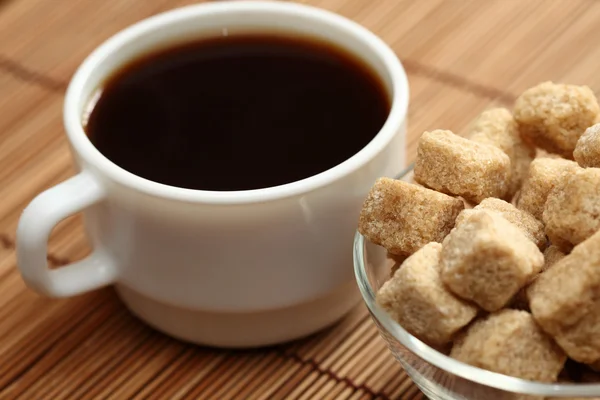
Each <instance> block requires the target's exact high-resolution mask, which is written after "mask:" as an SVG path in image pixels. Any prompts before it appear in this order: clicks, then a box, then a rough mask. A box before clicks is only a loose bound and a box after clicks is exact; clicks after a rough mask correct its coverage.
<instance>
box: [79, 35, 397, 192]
mask: <svg viewBox="0 0 600 400" xmlns="http://www.w3.org/2000/svg"><path fill="white" fill-rule="evenodd" d="M389 110H390V102H389V94H388V93H387V92H386V90H385V88H384V86H383V83H382V82H381V81H380V78H379V77H378V76H377V75H376V74H375V73H374V72H373V71H371V69H370V68H369V67H367V66H366V65H365V64H364V63H363V62H362V61H360V60H358V59H357V58H356V57H355V56H353V55H351V54H350V53H348V52H347V51H345V50H343V49H341V48H338V47H334V46H332V45H330V44H326V43H322V42H318V41H316V40H314V39H308V38H300V37H291V36H279V35H275V34H266V33H265V34H245V35H232V36H223V37H214V38H205V39H202V40H198V41H195V42H191V43H186V44H182V45H179V46H177V47H171V48H167V49H162V50H158V51H156V52H153V53H149V54H146V55H143V56H141V57H140V58H138V59H136V60H134V61H133V62H130V63H129V64H127V65H125V66H124V67H123V68H121V69H120V70H119V71H117V72H116V73H115V74H114V75H113V76H112V77H110V78H109V79H108V80H107V81H106V82H105V83H104V85H103V87H102V88H101V91H100V96H99V98H98V100H97V102H96V103H95V105H94V106H93V109H92V111H91V114H90V115H89V116H88V118H87V119H86V126H85V129H86V132H87V134H88V136H89V138H90V140H91V141H92V143H93V144H94V145H95V146H96V147H97V148H98V149H99V150H100V152H102V153H103V154H104V155H105V156H106V157H108V158H109V159H110V160H111V161H113V162H114V163H116V164H117V165H119V166H120V167H122V168H124V169H126V170H127V171H129V172H132V173H134V174H136V175H138V176H140V177H143V178H146V179H150V180H152V181H156V182H160V183H164V184H167V185H171V186H178V187H183V188H190V189H201V190H219V191H231V190H247V189H259V188H266V187H271V186H276V185H281V184H285V183H290V182H294V181H297V180H300V179H304V178H307V177H310V176H312V175H315V174H318V173H320V172H323V171H325V170H327V169H329V168H332V167H334V166H335V165H337V164H339V163H341V162H343V161H344V160H346V159H348V158H349V157H351V156H352V155H354V154H355V153H357V152H358V151H359V150H361V149H362V148H363V147H364V146H365V145H366V144H367V143H369V142H370V141H371V140H372V139H373V137H374V136H375V135H376V134H377V133H378V131H379V130H380V129H381V127H382V126H383V124H384V122H385V120H386V118H387V115H388V113H389Z"/></svg>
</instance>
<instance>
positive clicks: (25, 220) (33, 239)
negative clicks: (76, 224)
mask: <svg viewBox="0 0 600 400" xmlns="http://www.w3.org/2000/svg"><path fill="white" fill-rule="evenodd" d="M105 198H106V193H105V191H104V189H103V188H102V187H101V186H100V184H99V182H98V181H97V180H96V179H95V178H94V177H93V176H92V175H91V174H90V173H89V172H81V173H79V174H78V175H75V176H74V177H72V178H70V179H68V180H66V181H64V182H61V183H59V184H58V185H56V186H54V187H52V188H50V189H48V190H46V191H45V192H42V193H40V194H39V195H38V196H37V197H36V198H34V199H33V201H32V202H31V203H29V205H28V206H27V207H26V208H25V210H24V211H23V214H21V218H20V220H19V226H18V228H17V264H18V268H19V270H20V272H21V275H22V276H23V279H24V281H25V283H26V284H27V286H29V287H30V288H31V289H33V290H35V291H37V292H38V293H40V294H43V295H46V296H49V297H67V296H73V295H76V294H80V293H83V292H87V291H90V290H93V289H96V288H100V287H102V286H106V285H110V284H111V283H113V282H114V281H115V279H116V275H117V271H116V267H115V266H114V264H113V262H112V260H110V259H109V258H108V256H107V255H105V254H104V253H102V252H99V251H98V250H94V252H93V253H92V254H91V255H89V256H88V257H87V258H85V259H83V260H81V261H77V262H74V263H72V264H69V265H66V266H64V267H60V268H57V269H53V270H51V269H49V268H48V262H47V261H46V253H47V247H48V238H49V236H50V233H51V232H52V229H53V228H54V227H55V226H56V224H58V223H59V222H60V221H61V220H63V219H64V218H66V217H68V216H70V215H73V214H75V213H77V212H79V211H82V210H84V209H86V208H87V207H90V206H91V205H93V204H96V203H98V202H100V201H102V200H104V199H105Z"/></svg>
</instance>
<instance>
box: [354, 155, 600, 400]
mask: <svg viewBox="0 0 600 400" xmlns="http://www.w3.org/2000/svg"><path fill="white" fill-rule="evenodd" d="M412 172H413V168H412V166H411V167H409V168H408V169H407V170H405V171H404V172H403V173H402V174H400V176H399V177H398V178H397V179H401V180H404V181H407V182H412V176H413V173H412ZM391 265H392V262H391V261H390V260H389V259H387V257H386V250H385V249H384V248H382V247H380V246H377V245H374V244H372V243H369V242H368V241H367V240H365V238H364V237H363V236H362V235H361V234H360V233H358V232H357V233H356V236H355V238H354V272H355V274H356V280H357V281H358V286H359V289H360V291H361V293H362V296H363V299H364V301H365V303H366V305H367V307H368V309H369V312H370V313H371V317H372V318H373V321H374V322H375V324H376V325H377V328H378V329H379V333H380V334H381V336H382V337H383V339H384V340H385V342H386V344H387V346H388V348H389V349H390V351H391V352H392V354H393V355H394V357H395V358H396V360H398V362H399V363H400V364H401V365H402V367H403V368H404V369H405V370H406V373H407V374H408V375H409V376H410V377H411V379H412V380H413V381H414V382H415V384H416V385H417V386H418V387H419V389H420V390H421V391H422V392H423V393H424V394H425V395H426V396H427V397H428V398H429V399H431V400H509V399H510V400H513V399H515V400H516V399H518V400H534V399H535V400H542V399H554V398H571V399H575V398H577V399H579V398H596V399H600V384H567V383H561V384H558V383H557V384H549V383H539V382H533V381H527V380H523V379H518V378H513V377H510V376H507V375H503V374H498V373H495V372H490V371H487V370H483V369H481V368H477V367H473V366H470V365H467V364H465V363H462V362H460V361H457V360H455V359H453V358H450V357H448V356H446V355H445V354H443V353H440V352H439V351H437V350H434V349H433V348H431V347H430V346H428V345H426V344H425V343H423V342H422V341H420V340H419V339H417V338H416V337H414V336H412V335H411V334H410V333H408V332H407V331H406V330H404V329H403V328H402V327H401V326H400V325H399V324H398V323H397V322H396V321H394V320H393V319H391V318H390V317H389V316H388V314H387V313H386V312H385V311H384V310H383V309H382V308H380V307H379V306H378V305H377V303H376V301H375V294H376V293H377V291H378V290H379V288H380V287H381V286H382V285H383V283H384V282H385V281H387V280H388V279H389V278H390V270H391ZM599 334H600V333H599Z"/></svg>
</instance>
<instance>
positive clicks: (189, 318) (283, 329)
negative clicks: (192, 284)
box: [116, 282, 360, 348]
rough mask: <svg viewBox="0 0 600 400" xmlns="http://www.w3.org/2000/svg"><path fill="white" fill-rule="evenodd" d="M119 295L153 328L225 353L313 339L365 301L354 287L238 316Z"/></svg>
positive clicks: (126, 292) (126, 290) (124, 292)
mask: <svg viewBox="0 0 600 400" xmlns="http://www.w3.org/2000/svg"><path fill="white" fill-rule="evenodd" d="M116 290H117V293H118V294H119V297H120V298H121V300H122V301H123V302H124V303H125V305H126V306H127V307H128V308H129V310H130V311H131V312H132V313H133V314H134V315H136V316H137V317H138V318H140V319H141V320H142V321H144V322H146V323H147V324H148V325H150V326H152V327H153V328H155V329H157V330H159V331H161V332H163V333H165V334H167V335H169V336H172V337H174V338H176V339H179V340H183V341H186V342H191V343H195V344H199V345H204V346H211V347H221V348H251V347H263V346H269V345H275V344H281V343H284V342H289V341H291V340H295V339H299V338H302V337H304V336H308V335H310V334H312V333H315V332H318V331H320V330H322V329H324V328H326V327H328V326H330V325H333V324H334V323H335V322H337V321H338V320H340V319H341V318H342V317H343V316H345V315H346V314H347V313H348V312H349V311H350V310H351V309H352V308H353V307H354V306H355V305H357V304H358V302H359V300H360V294H359V292H358V290H357V288H356V285H355V284H354V282H352V283H349V284H347V285H344V286H343V287H341V288H339V289H337V290H336V291H334V292H332V293H331V294H329V295H327V296H325V297H321V298H319V299H315V300H312V301H309V302H306V303H302V304H298V305H294V306H291V307H286V308H279V309H275V310H266V311H260V312H249V313H232V312H212V311H206V310H192V309H187V308H181V307H177V306H173V305H170V304H165V303H162V302H158V301H156V300H154V299H151V298H149V297H147V296H144V295H142V294H140V293H138V292H136V291H133V290H131V289H130V288H127V287H125V286H122V285H117V286H116Z"/></svg>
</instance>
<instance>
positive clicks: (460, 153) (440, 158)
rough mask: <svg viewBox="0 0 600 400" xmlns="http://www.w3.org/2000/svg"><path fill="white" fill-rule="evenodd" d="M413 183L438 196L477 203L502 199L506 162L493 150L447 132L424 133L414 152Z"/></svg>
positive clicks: (508, 176) (506, 169)
mask: <svg viewBox="0 0 600 400" xmlns="http://www.w3.org/2000/svg"><path fill="white" fill-rule="evenodd" d="M415 179H416V181H417V182H419V183H421V184H423V185H425V186H427V187H429V188H432V189H434V190H437V191H439V192H442V193H447V194H452V195H456V196H461V197H463V198H465V199H466V200H468V201H470V202H473V203H479V202H480V201H481V200H483V199H485V198H486V197H504V196H505V195H506V193H507V191H508V183H509V179H510V159H509V158H508V156H507V155H506V154H504V152H503V151H502V150H500V149H498V148H497V147H494V146H490V145H487V144H482V143H477V142H474V141H472V140H468V139H465V138H462V137H460V136H457V135H455V134H454V133H452V132H450V131H444V130H435V131H431V132H425V133H423V135H421V138H420V140H419V146H418V148H417V160H416V162H415Z"/></svg>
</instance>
